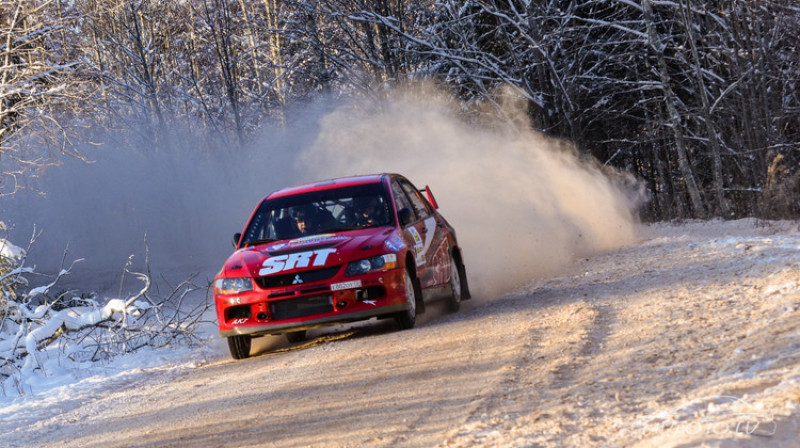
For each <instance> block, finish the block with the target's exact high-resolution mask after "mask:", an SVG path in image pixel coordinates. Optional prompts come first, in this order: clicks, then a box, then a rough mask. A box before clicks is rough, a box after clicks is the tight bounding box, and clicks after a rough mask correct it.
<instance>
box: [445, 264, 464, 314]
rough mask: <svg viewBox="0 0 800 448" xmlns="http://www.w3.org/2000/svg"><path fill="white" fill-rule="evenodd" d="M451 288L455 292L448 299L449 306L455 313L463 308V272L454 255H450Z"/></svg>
mask: <svg viewBox="0 0 800 448" xmlns="http://www.w3.org/2000/svg"><path fill="white" fill-rule="evenodd" d="M450 289H451V290H452V291H453V293H452V295H450V297H449V298H448V299H447V308H449V309H450V311H452V312H454V313H455V312H456V311H458V309H459V308H461V272H460V269H459V268H458V265H457V264H456V260H455V258H453V256H452V255H450Z"/></svg>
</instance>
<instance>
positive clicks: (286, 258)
mask: <svg viewBox="0 0 800 448" xmlns="http://www.w3.org/2000/svg"><path fill="white" fill-rule="evenodd" d="M404 247H405V246H404V244H403V241H402V238H400V236H399V235H398V233H397V231H396V229H394V228H392V227H378V228H373V229H361V230H354V231H348V232H338V233H335V232H334V233H325V234H319V235H311V236H307V237H302V238H295V239H291V240H283V241H272V242H269V243H264V244H259V245H256V246H252V247H246V248H243V249H239V250H237V251H236V252H234V253H233V254H232V255H231V256H230V257H229V258H228V260H227V261H226V262H225V265H224V267H223V269H222V272H221V273H220V274H221V276H224V277H239V276H241V277H263V276H265V275H273V274H288V273H291V272H295V271H303V270H308V269H321V268H324V267H332V266H337V265H342V264H344V263H348V262H350V261H355V260H360V259H362V258H368V257H371V256H374V255H378V254H383V253H387V252H398V251H400V250H402V249H403V248H404Z"/></svg>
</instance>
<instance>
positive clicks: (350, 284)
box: [331, 280, 361, 291]
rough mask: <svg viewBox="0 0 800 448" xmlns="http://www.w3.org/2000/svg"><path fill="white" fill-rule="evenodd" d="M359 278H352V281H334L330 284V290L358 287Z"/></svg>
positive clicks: (359, 285)
mask: <svg viewBox="0 0 800 448" xmlns="http://www.w3.org/2000/svg"><path fill="white" fill-rule="evenodd" d="M360 287H361V280H354V281H352V282H344V283H334V284H332V285H331V291H341V290H343V289H353V288H360Z"/></svg>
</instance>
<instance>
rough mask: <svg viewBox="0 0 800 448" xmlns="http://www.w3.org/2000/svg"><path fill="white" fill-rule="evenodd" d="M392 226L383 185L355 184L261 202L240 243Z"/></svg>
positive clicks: (391, 217) (388, 204)
mask: <svg viewBox="0 0 800 448" xmlns="http://www.w3.org/2000/svg"><path fill="white" fill-rule="evenodd" d="M393 223H394V218H393V214H392V213H391V207H390V202H389V201H388V199H387V197H386V192H385V190H384V188H383V184H381V183H375V184H367V185H356V186H351V187H342V188H335V189H330V190H321V191H314V192H310V193H303V194H297V195H292V196H284V197H280V198H276V199H270V200H265V201H264V202H262V203H261V206H259V208H258V210H257V211H256V213H255V215H253V219H251V220H250V223H249V224H248V225H247V229H246V230H245V233H244V237H243V238H242V244H243V245H246V244H255V243H257V242H262V241H275V240H285V239H291V238H298V237H302V236H309V235H317V234H320V233H329V232H338V231H344V230H355V229H363V228H367V227H379V226H388V225H392V224H393Z"/></svg>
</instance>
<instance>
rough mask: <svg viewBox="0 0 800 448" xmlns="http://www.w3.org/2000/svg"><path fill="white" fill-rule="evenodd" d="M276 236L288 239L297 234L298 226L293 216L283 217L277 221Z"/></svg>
mask: <svg viewBox="0 0 800 448" xmlns="http://www.w3.org/2000/svg"><path fill="white" fill-rule="evenodd" d="M274 227H275V238H276V239H279V240H288V239H289V238H294V237H296V236H297V234H298V231H297V227H296V226H295V225H294V222H293V221H292V218H281V219H278V220H276V221H275V226H274Z"/></svg>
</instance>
